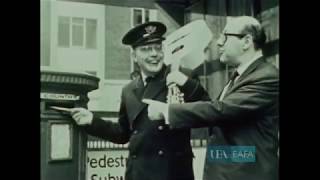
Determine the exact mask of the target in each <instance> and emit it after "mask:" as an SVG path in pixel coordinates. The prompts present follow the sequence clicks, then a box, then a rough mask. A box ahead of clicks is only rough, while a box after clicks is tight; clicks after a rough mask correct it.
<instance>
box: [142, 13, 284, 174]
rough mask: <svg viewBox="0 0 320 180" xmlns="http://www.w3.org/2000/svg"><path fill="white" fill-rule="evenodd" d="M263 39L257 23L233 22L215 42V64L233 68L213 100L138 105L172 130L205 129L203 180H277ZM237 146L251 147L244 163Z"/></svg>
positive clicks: (273, 91) (274, 113)
mask: <svg viewBox="0 0 320 180" xmlns="http://www.w3.org/2000/svg"><path fill="white" fill-rule="evenodd" d="M265 40H266V36H265V34H264V31H263V28H262V27H261V24H260V23H259V22H258V21H257V20H256V19H254V18H252V17H248V16H241V17H237V18H234V19H232V20H231V21H229V22H228V23H227V24H226V26H225V28H224V30H223V33H222V34H221V37H220V38H219V40H218V42H217V45H218V46H219V52H220V56H221V57H220V61H221V62H223V63H225V64H227V65H230V66H233V67H235V71H234V72H233V75H232V76H231V79H230V81H229V82H228V83H227V85H226V87H225V88H224V89H223V91H222V93H221V95H220V97H219V98H218V99H217V100H213V101H198V102H191V103H185V104H169V105H168V104H164V103H161V102H157V101H153V100H143V101H144V102H145V103H147V104H149V108H148V113H149V114H148V116H149V117H150V119H152V120H157V117H164V118H165V119H166V123H167V124H169V125H170V128H172V129H184V128H191V127H209V134H210V136H209V139H208V148H207V156H206V162H205V167H204V177H203V179H205V180H277V179H278V156H277V150H278V129H279V125H278V122H279V114H278V96H279V93H278V86H279V75H278V69H277V68H275V67H274V66H273V65H271V64H269V63H267V62H266V61H265V59H264V57H263V55H262V50H261V47H262V46H263V44H264V43H265ZM244 146H246V147H244ZM241 147H244V148H248V147H250V148H251V149H247V150H246V149H242V150H245V152H244V151H243V154H242V155H244V156H242V157H240V158H243V159H242V160H244V161H243V162H239V161H238V160H237V158H239V156H237V157H236V155H239V154H237V153H239V152H241V151H240V150H241ZM219 148H220V149H219ZM228 148H229V149H228ZM217 150H219V151H217ZM228 151H229V153H230V152H231V154H228ZM250 153H252V154H250ZM246 155H250V156H247V159H246V157H245V156H246ZM223 158H224V160H225V161H218V160H223ZM248 159H249V160H248Z"/></svg>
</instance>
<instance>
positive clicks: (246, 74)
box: [225, 57, 264, 96]
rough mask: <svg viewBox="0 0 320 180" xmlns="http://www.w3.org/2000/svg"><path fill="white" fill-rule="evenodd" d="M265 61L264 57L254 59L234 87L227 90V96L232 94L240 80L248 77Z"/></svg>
mask: <svg viewBox="0 0 320 180" xmlns="http://www.w3.org/2000/svg"><path fill="white" fill-rule="evenodd" d="M263 62H264V58H263V57H260V58H259V59H257V60H256V61H254V62H253V63H252V64H250V66H249V67H248V68H247V69H246V70H245V71H244V72H243V73H242V74H241V75H240V77H239V79H238V80H237V81H236V82H235V83H234V85H233V87H232V88H230V89H228V90H227V92H226V94H225V96H226V95H228V94H230V93H231V92H232V91H233V90H234V87H236V86H237V84H238V83H239V82H241V81H242V80H243V79H244V78H245V77H247V76H248V75H249V74H250V73H251V72H253V71H254V70H255V69H256V68H257V67H258V66H259V65H260V64H261V63H263Z"/></svg>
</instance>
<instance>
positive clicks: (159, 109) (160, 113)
mask: <svg viewBox="0 0 320 180" xmlns="http://www.w3.org/2000/svg"><path fill="white" fill-rule="evenodd" d="M142 102H143V103H146V104H148V105H149V106H148V117H149V119H150V120H163V119H164V114H165V112H166V109H168V104H166V103H163V102H160V101H155V100H152V99H143V100H142Z"/></svg>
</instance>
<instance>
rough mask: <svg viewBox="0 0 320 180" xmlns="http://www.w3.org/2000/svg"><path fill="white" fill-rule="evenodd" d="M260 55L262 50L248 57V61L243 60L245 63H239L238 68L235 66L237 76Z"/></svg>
mask: <svg viewBox="0 0 320 180" xmlns="http://www.w3.org/2000/svg"><path fill="white" fill-rule="evenodd" d="M260 57H262V51H258V52H257V53H256V54H255V55H254V56H253V58H252V59H250V60H249V61H247V62H245V63H243V64H240V66H238V68H237V72H238V73H239V76H238V77H240V76H241V75H242V74H243V73H244V71H245V70H246V69H248V67H249V66H250V65H251V64H252V63H253V62H255V61H256V60H257V59H259V58H260ZM238 77H237V78H238Z"/></svg>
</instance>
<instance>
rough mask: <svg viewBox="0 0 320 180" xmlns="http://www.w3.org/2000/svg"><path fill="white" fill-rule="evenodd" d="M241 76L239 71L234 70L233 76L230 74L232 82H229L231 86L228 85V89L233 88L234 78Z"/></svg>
mask: <svg viewBox="0 0 320 180" xmlns="http://www.w3.org/2000/svg"><path fill="white" fill-rule="evenodd" d="M237 76H239V73H238V72H237V71H234V72H233V73H232V74H231V76H230V83H229V86H228V89H227V90H229V89H231V88H232V86H233V84H234V80H235V79H236V77H237Z"/></svg>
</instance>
